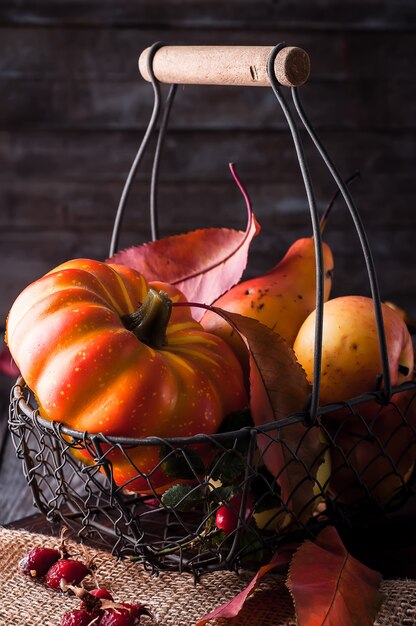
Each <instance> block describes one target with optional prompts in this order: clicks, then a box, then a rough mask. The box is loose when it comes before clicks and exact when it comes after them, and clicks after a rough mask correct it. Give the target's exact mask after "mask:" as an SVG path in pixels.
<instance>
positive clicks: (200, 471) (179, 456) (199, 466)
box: [160, 445, 205, 479]
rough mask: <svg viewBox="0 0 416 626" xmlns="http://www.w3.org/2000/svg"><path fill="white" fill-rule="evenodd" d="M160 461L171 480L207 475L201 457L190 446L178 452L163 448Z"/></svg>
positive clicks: (179, 449) (178, 449) (166, 447)
mask: <svg viewBox="0 0 416 626" xmlns="http://www.w3.org/2000/svg"><path fill="white" fill-rule="evenodd" d="M160 460H161V461H162V469H163V471H164V473H165V474H166V476H169V478H183V479H187V478H195V476H202V475H204V474H205V465H204V463H203V461H202V459H201V457H200V456H199V454H198V453H197V452H196V451H195V450H193V449H192V448H189V447H188V446H183V447H181V448H177V449H176V450H175V449H172V448H170V447H169V446H166V445H165V446H161V448H160Z"/></svg>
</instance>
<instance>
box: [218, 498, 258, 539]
mask: <svg viewBox="0 0 416 626" xmlns="http://www.w3.org/2000/svg"><path fill="white" fill-rule="evenodd" d="M240 508H241V496H236V497H235V498H231V500H230V501H229V502H228V503H227V504H223V505H222V506H220V508H219V509H218V511H217V513H216V515H215V524H216V526H217V528H219V529H220V530H222V531H223V532H224V533H225V534H226V535H230V534H231V533H232V532H233V531H234V530H235V529H236V528H237V526H238V525H239V522H240ZM252 512H253V507H252V502H251V498H250V497H249V498H248V501H247V504H246V511H245V515H244V521H245V522H247V521H248V520H249V519H250V517H251V514H252Z"/></svg>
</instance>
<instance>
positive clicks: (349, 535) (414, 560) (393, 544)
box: [0, 373, 416, 578]
mask: <svg viewBox="0 0 416 626" xmlns="http://www.w3.org/2000/svg"><path fill="white" fill-rule="evenodd" d="M12 384H13V381H12V380H11V379H10V378H8V377H7V376H5V375H3V374H1V373H0V415H1V418H0V525H2V526H8V527H11V528H25V529H28V530H30V531H33V532H41V533H46V534H50V533H52V532H56V531H57V529H53V528H51V526H50V525H49V524H48V523H47V522H46V521H45V519H44V517H43V515H41V514H39V512H38V511H37V509H36V508H35V507H34V506H33V503H32V494H31V491H30V488H29V487H28V486H27V484H26V481H25V478H24V475H23V471H22V467H21V461H20V460H19V459H17V458H16V454H15V450H14V446H13V443H12V439H11V437H10V434H9V432H8V427H7V418H8V405H9V393H10V388H11V386H12ZM415 525H416V496H414V497H413V498H412V499H411V500H410V501H409V502H408V504H407V505H406V506H405V507H403V508H402V510H400V511H398V512H397V513H395V514H394V515H393V516H392V517H391V519H389V520H380V523H378V524H377V525H376V526H372V527H370V528H367V529H365V528H360V529H359V530H351V529H345V528H344V529H343V528H340V529H339V531H340V532H341V535H342V537H343V539H344V542H345V544H346V546H347V547H348V549H349V550H350V552H351V554H353V555H354V556H355V557H357V558H358V559H360V560H361V561H363V562H364V563H366V564H367V565H369V566H371V567H373V568H374V569H377V570H378V571H380V572H381V573H382V574H383V576H384V577H385V578H416V533H415Z"/></svg>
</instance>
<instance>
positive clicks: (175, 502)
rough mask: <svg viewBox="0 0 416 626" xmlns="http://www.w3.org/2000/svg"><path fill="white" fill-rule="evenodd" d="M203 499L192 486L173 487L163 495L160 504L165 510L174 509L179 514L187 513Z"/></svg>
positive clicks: (200, 493)
mask: <svg viewBox="0 0 416 626" xmlns="http://www.w3.org/2000/svg"><path fill="white" fill-rule="evenodd" d="M203 499H204V496H203V494H202V492H201V491H199V489H197V488H195V487H193V486H192V485H174V486H173V487H171V488H170V489H168V490H167V491H165V493H164V494H163V496H162V504H163V506H164V507H166V508H167V509H174V510H175V511H178V512H179V513H189V511H192V510H193V509H194V508H195V507H196V506H197V504H199V503H200V502H202V501H203Z"/></svg>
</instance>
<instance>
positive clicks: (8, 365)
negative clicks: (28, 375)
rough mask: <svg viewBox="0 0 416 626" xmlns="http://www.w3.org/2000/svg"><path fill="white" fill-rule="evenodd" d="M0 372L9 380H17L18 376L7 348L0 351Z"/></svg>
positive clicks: (4, 347)
mask: <svg viewBox="0 0 416 626" xmlns="http://www.w3.org/2000/svg"><path fill="white" fill-rule="evenodd" d="M0 372H2V373H3V374H6V376H10V377H11V378H17V377H18V376H19V374H20V372H19V370H18V368H17V365H16V363H15V362H14V361H13V359H12V355H11V354H10V351H9V348H8V347H7V346H3V347H2V348H1V349H0Z"/></svg>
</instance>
